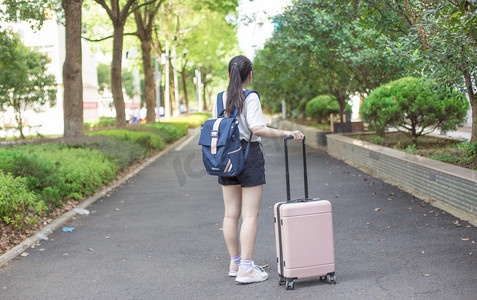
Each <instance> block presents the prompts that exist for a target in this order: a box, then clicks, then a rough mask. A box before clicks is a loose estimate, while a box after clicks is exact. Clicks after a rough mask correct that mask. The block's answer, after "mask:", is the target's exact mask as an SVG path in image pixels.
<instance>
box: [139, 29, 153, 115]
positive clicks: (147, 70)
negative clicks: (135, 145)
mask: <svg viewBox="0 0 477 300" xmlns="http://www.w3.org/2000/svg"><path fill="white" fill-rule="evenodd" d="M141 49H142V66H143V68H144V100H145V102H146V109H147V114H146V118H147V123H155V122H156V111H155V107H156V101H155V98H156V97H155V95H154V93H155V89H154V72H153V70H152V58H151V49H152V37H151V36H149V38H148V37H147V36H146V37H145V38H144V39H141Z"/></svg>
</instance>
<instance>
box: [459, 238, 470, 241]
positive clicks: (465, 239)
mask: <svg viewBox="0 0 477 300" xmlns="http://www.w3.org/2000/svg"><path fill="white" fill-rule="evenodd" d="M461 240H463V241H468V240H469V238H461Z"/></svg>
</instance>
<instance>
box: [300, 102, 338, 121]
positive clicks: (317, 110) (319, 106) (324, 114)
mask: <svg viewBox="0 0 477 300" xmlns="http://www.w3.org/2000/svg"><path fill="white" fill-rule="evenodd" d="M339 112H340V108H339V105H338V102H336V100H335V98H334V97H332V96H328V95H321V96H318V97H315V98H313V99H311V100H310V101H308V103H307V104H306V108H305V113H306V116H307V117H310V118H312V119H315V120H317V121H318V123H321V122H322V121H323V119H325V120H327V118H328V117H329V116H330V114H336V113H339Z"/></svg>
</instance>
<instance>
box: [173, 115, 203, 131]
mask: <svg viewBox="0 0 477 300" xmlns="http://www.w3.org/2000/svg"><path fill="white" fill-rule="evenodd" d="M211 117H212V114H211V113H192V114H190V115H188V116H187V117H186V118H184V117H180V118H171V119H170V120H169V122H170V123H184V124H187V126H188V127H189V128H196V127H199V126H200V125H202V124H203V123H204V122H205V121H207V120H208V119H209V118H211Z"/></svg>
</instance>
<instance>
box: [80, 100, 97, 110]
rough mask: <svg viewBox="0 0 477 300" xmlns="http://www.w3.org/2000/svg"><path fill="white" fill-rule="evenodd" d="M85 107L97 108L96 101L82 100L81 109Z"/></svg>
mask: <svg viewBox="0 0 477 300" xmlns="http://www.w3.org/2000/svg"><path fill="white" fill-rule="evenodd" d="M85 109H98V102H84V101H83V110H85Z"/></svg>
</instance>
